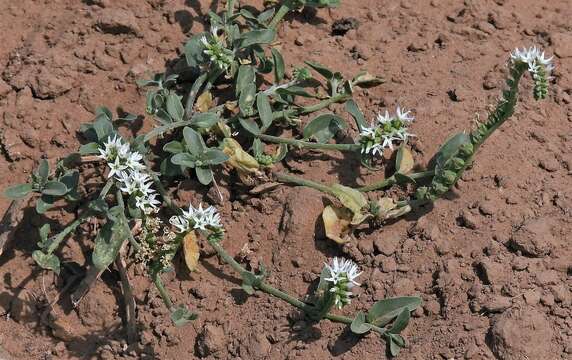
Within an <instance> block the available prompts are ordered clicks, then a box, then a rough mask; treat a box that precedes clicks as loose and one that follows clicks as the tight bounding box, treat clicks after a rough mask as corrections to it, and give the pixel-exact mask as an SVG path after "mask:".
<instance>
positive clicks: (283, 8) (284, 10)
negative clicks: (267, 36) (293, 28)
mask: <svg viewBox="0 0 572 360" xmlns="http://www.w3.org/2000/svg"><path fill="white" fill-rule="evenodd" d="M293 9H294V1H292V0H286V1H284V3H282V5H280V8H279V9H278V11H277V12H276V14H275V15H274V17H273V18H272V21H271V22H270V24H268V27H269V28H270V29H276V27H277V26H278V23H279V22H280V21H281V20H282V18H284V16H286V14H288V12H289V11H290V10H293Z"/></svg>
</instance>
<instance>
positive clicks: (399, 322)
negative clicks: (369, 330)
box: [388, 308, 411, 334]
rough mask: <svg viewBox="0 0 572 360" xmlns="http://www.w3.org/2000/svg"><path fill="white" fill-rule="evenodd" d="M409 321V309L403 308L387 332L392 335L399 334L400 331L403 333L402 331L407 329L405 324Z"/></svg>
mask: <svg viewBox="0 0 572 360" xmlns="http://www.w3.org/2000/svg"><path fill="white" fill-rule="evenodd" d="M409 319H411V313H410V311H409V309H407V308H404V309H403V310H402V311H401V312H400V313H399V315H398V316H397V319H395V322H394V323H393V325H392V326H391V329H389V330H388V332H390V333H392V334H399V333H400V332H401V331H403V329H405V328H406V327H407V324H409Z"/></svg>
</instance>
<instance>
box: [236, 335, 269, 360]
mask: <svg viewBox="0 0 572 360" xmlns="http://www.w3.org/2000/svg"><path fill="white" fill-rule="evenodd" d="M270 349H271V345H270V341H268V338H267V337H266V335H265V334H264V333H263V332H254V333H252V334H251V335H250V336H249V338H248V340H247V341H246V343H245V344H244V345H243V346H242V347H241V350H240V355H241V356H242V357H243V358H245V359H253V360H257V359H266V358H268V354H269V353H270ZM243 353H244V355H243Z"/></svg>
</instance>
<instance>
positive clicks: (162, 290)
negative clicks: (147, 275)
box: [151, 271, 173, 311]
mask: <svg viewBox="0 0 572 360" xmlns="http://www.w3.org/2000/svg"><path fill="white" fill-rule="evenodd" d="M151 278H152V279H153V283H154V284H155V287H156V288H157V290H158V291H159V295H160V296H161V299H163V302H164V303H165V306H166V307H167V309H169V311H172V310H173V301H171V297H170V296H169V293H168V292H167V289H165V284H163V281H162V280H161V277H160V276H159V272H158V271H157V272H154V273H153V274H151Z"/></svg>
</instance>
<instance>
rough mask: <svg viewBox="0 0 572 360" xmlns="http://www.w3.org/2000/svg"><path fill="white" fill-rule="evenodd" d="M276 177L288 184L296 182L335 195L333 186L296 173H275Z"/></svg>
mask: <svg viewBox="0 0 572 360" xmlns="http://www.w3.org/2000/svg"><path fill="white" fill-rule="evenodd" d="M273 175H274V178H275V179H276V180H278V181H279V182H282V183H288V184H296V185H300V186H306V187H309V188H312V189H316V190H318V191H321V192H324V193H327V194H331V195H335V193H334V191H332V188H331V187H330V186H328V185H324V184H321V183H318V182H315V181H312V180H308V179H303V178H300V177H298V176H294V175H290V174H284V173H278V172H276V173H273Z"/></svg>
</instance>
